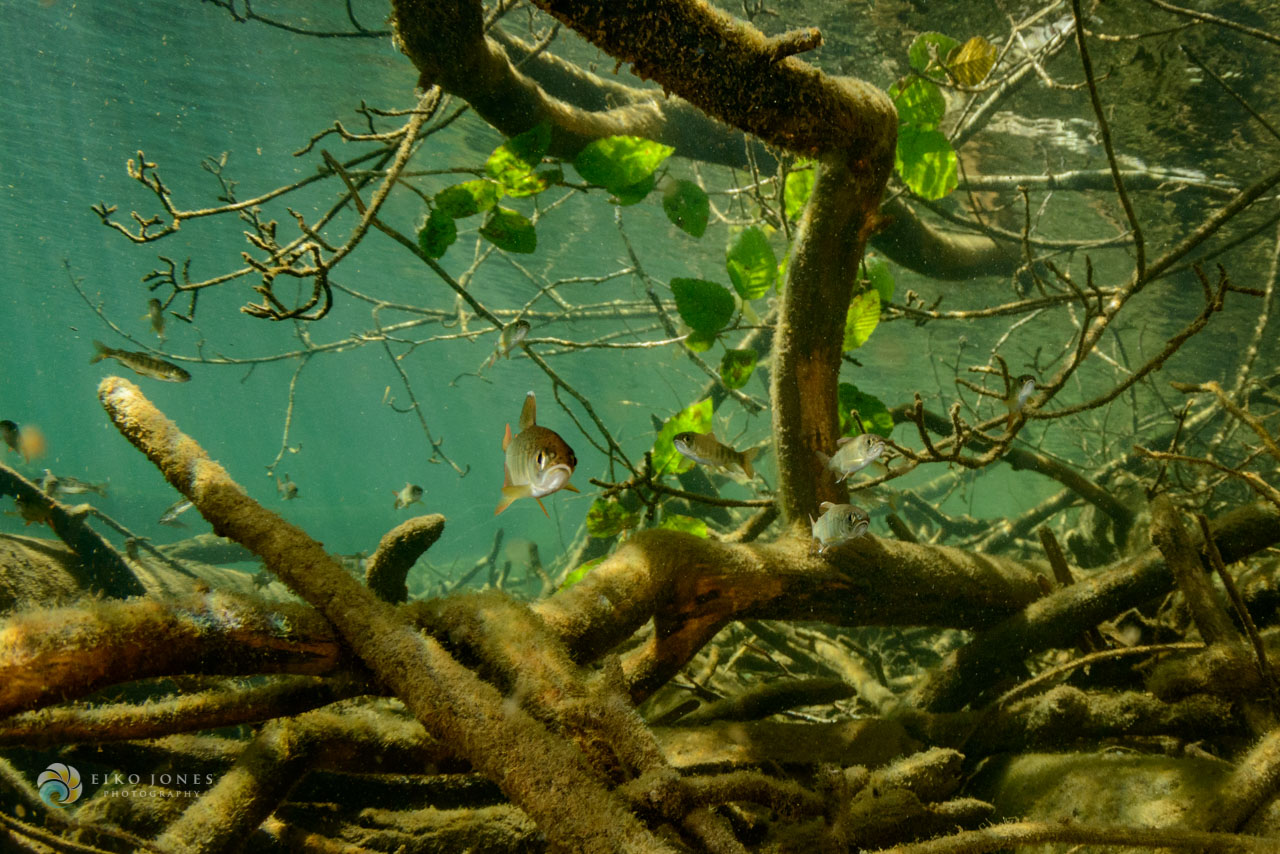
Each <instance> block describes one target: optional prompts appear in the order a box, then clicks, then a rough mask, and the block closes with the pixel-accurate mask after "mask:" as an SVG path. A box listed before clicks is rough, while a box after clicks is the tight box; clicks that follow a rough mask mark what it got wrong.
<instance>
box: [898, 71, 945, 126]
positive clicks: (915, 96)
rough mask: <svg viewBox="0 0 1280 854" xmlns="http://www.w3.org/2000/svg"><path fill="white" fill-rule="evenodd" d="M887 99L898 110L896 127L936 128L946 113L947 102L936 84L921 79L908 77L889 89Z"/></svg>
mask: <svg viewBox="0 0 1280 854" xmlns="http://www.w3.org/2000/svg"><path fill="white" fill-rule="evenodd" d="M889 97H890V98H892V99H893V105H894V106H895V107H897V108H898V125H899V126H900V127H901V126H903V125H910V126H912V127H916V128H921V129H926V128H936V127H937V126H938V122H940V121H942V117H943V115H944V114H946V112H947V102H946V100H945V99H944V98H943V97H942V91H941V90H940V89H939V88H938V84H937V83H934V82H933V81H932V80H926V79H925V78H923V77H909V78H905V79H903V80H899V81H898V82H897V83H894V84H893V85H892V86H890V87H889Z"/></svg>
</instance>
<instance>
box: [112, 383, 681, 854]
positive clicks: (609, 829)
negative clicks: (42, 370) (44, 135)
mask: <svg viewBox="0 0 1280 854" xmlns="http://www.w3.org/2000/svg"><path fill="white" fill-rule="evenodd" d="M98 396H99V399H100V400H101V401H102V404H103V406H104V408H106V410H107V413H108V415H109V416H110V417H111V420H112V422H113V423H114V424H115V425H116V427H117V429H119V430H120V432H121V433H122V434H123V435H124V436H125V437H126V438H128V439H129V441H130V442H132V443H133V444H134V445H135V446H136V447H137V448H138V449H139V450H141V451H142V452H143V453H144V454H146V456H147V458H148V459H150V460H151V461H152V462H153V463H154V464H155V465H156V467H157V468H159V469H160V471H161V472H162V473H163V474H164V476H165V478H166V479H167V480H168V481H169V483H170V484H171V485H172V486H173V487H174V488H175V489H177V490H178V491H179V492H181V493H182V494H183V495H185V496H187V498H189V499H190V500H191V501H192V503H193V504H195V506H196V508H197V509H198V510H199V511H200V513H201V515H203V516H204V517H205V519H207V520H208V521H209V522H210V524H211V525H212V526H213V529H214V532H215V533H217V534H219V535H222V536H227V537H230V538H231V539H234V540H235V541H237V542H239V543H240V544H242V545H244V546H245V547H246V548H248V549H250V550H251V551H253V552H254V553H255V554H257V555H259V556H260V557H261V558H262V559H263V561H264V562H265V563H266V565H267V567H268V568H269V569H270V570H272V571H273V572H274V573H275V574H276V576H277V577H279V578H280V580H281V581H283V582H285V583H286V584H288V585H289V587H290V588H291V589H293V590H294V591H295V592H297V593H298V594H299V595H301V596H302V597H303V598H304V599H306V600H307V601H308V602H310V603H311V604H312V605H313V606H314V607H315V608H317V609H318V610H319V611H320V612H321V613H322V614H323V615H324V616H325V617H326V618H328V619H329V621H330V622H332V623H333V624H334V626H335V627H336V628H337V629H338V631H339V632H340V633H341V634H342V636H343V637H344V639H345V640H346V642H347V643H348V644H349V645H350V646H351V648H352V649H353V650H355V652H356V654H357V655H359V656H360V658H361V659H363V660H364V662H365V663H366V665H368V667H369V668H370V669H371V670H372V671H373V672H374V673H375V674H377V676H378V677H379V678H380V679H382V680H383V682H384V683H385V684H386V685H387V686H389V687H390V688H391V689H392V690H393V691H394V692H395V693H396V695H397V696H398V697H400V699H401V700H402V701H403V702H404V703H405V705H406V706H407V707H408V708H409V709H410V711H412V712H413V714H414V716H415V717H417V718H418V719H419V720H420V721H421V722H422V724H423V725H424V726H425V727H426V728H427V731H428V732H430V733H431V734H433V735H435V736H437V737H438V738H440V739H441V740H443V741H446V742H448V743H451V744H453V745H454V746H455V747H456V749H457V751H458V753H459V754H460V755H461V756H463V757H465V758H466V759H467V760H469V761H470V762H471V763H472V765H473V766H474V767H475V768H476V769H477V770H478V771H480V772H481V773H483V774H484V775H485V776H487V777H489V778H490V779H492V780H494V781H495V782H497V783H498V785H499V786H500V787H501V788H502V790H503V792H504V793H505V794H506V795H507V796H508V797H509V798H511V800H512V801H513V802H514V803H515V804H517V805H518V806H520V807H521V808H522V809H524V810H525V811H526V812H527V813H528V814H529V815H530V817H531V818H533V820H534V821H535V822H536V823H537V824H538V826H539V827H540V828H542V830H543V831H544V832H545V833H546V834H547V837H548V839H549V840H551V842H552V844H553V845H557V846H559V847H562V848H565V849H566V850H580V851H601V852H615V851H616V852H641V851H643V852H658V851H665V850H670V849H669V847H668V846H666V845H664V844H662V843H660V842H659V841H658V840H657V839H656V838H654V837H653V835H652V834H651V833H649V832H648V831H647V830H646V829H645V828H644V826H643V825H642V824H640V822H639V821H638V820H637V819H636V818H635V816H634V815H632V813H631V812H630V810H629V809H628V808H627V807H626V805H625V804H624V803H623V802H622V801H621V799H619V798H618V797H617V796H616V795H614V794H613V793H611V792H610V791H609V790H607V789H606V788H605V787H604V786H603V785H602V784H601V781H600V780H599V779H598V778H597V777H596V776H595V775H593V774H592V773H591V772H590V771H589V770H588V769H587V767H586V766H585V763H584V762H583V758H582V755H581V753H579V752H578V751H577V750H575V749H574V748H573V747H572V746H570V745H569V744H567V743H566V742H564V741H562V740H560V739H558V738H556V737H554V736H553V735H552V734H551V733H550V732H548V731H547V730H546V729H545V728H544V727H543V726H542V725H541V724H540V723H538V722H537V721H536V720H534V719H533V718H531V717H530V716H529V715H528V714H526V713H525V712H523V711H522V710H520V709H519V707H517V706H513V705H512V704H509V703H505V702H504V700H503V697H502V695H501V694H500V693H499V692H498V691H497V689H495V688H494V687H493V686H492V685H490V684H488V683H486V682H483V681H481V680H480V679H478V678H477V677H476V676H475V674H473V673H472V672H471V671H469V670H467V669H466V668H464V667H463V666H462V665H460V664H459V663H458V662H457V661H455V660H454V659H453V657H452V656H451V655H450V654H449V653H448V652H447V651H446V650H445V649H444V648H443V647H442V646H441V645H440V644H439V643H438V642H437V641H435V640H434V639H433V638H430V637H427V636H424V635H423V634H422V633H421V632H419V631H418V630H417V629H415V628H414V627H413V626H411V625H410V624H409V623H407V622H405V621H404V620H403V619H402V618H400V617H399V616H398V615H397V614H396V613H395V612H394V610H393V609H392V608H391V606H390V605H388V604H386V603H384V602H382V601H381V600H379V599H378V598H377V597H376V596H375V595H374V594H373V593H372V592H371V591H369V590H368V589H367V588H365V587H364V586H362V585H361V584H360V583H359V582H357V581H356V580H355V579H354V578H352V577H351V576H350V575H348V574H347V572H346V571H345V570H344V569H343V568H342V567H341V566H339V565H338V564H337V563H336V562H335V561H334V560H333V559H332V558H331V557H329V555H328V554H326V553H325V551H324V549H323V548H322V547H321V545H320V544H319V543H317V542H316V541H315V540H313V539H311V538H310V537H308V536H307V535H306V534H305V533H304V532H302V531H301V530H299V529H298V528H295V527H294V526H292V525H290V524H289V523H288V522H286V521H284V520H283V519H281V518H280V517H279V516H277V515H276V514H274V513H271V512H270V511H268V510H265V509H264V508H262V507H261V506H260V505H258V504H257V503H256V502H255V501H253V499H251V498H249V496H248V495H247V494H246V493H245V492H244V490H243V489H242V488H240V486H239V485H237V484H236V483H235V482H234V481H233V480H232V479H231V478H230V477H229V476H228V474H227V472H226V470H225V469H223V468H222V466H220V465H218V464H217V463H215V462H214V461H213V460H211V459H210V458H209V456H208V455H207V454H206V453H205V452H204V451H203V449H201V448H200V446H199V445H198V444H197V443H196V442H195V441H194V440H193V439H191V438H190V437H188V436H186V435H184V434H183V433H182V432H181V431H180V430H179V429H178V427H177V425H175V424H174V423H173V422H171V421H169V420H168V419H167V418H165V417H164V415H163V414H161V413H160V412H159V411H158V410H157V409H156V408H155V407H154V406H153V405H152V404H151V403H150V401H148V400H147V399H146V398H145V397H143V395H142V393H141V392H140V391H139V390H138V388H137V386H135V385H134V384H133V383H130V382H128V381H127V380H123V379H120V378H119V377H108V378H107V379H105V380H103V381H102V383H101V385H100V386H99V388H98ZM565 792H573V793H574V796H573V800H572V807H571V808H567V807H566V800H565V798H564V796H563V793H565Z"/></svg>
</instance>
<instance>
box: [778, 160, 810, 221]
mask: <svg viewBox="0 0 1280 854" xmlns="http://www.w3.org/2000/svg"><path fill="white" fill-rule="evenodd" d="M812 194H813V167H812V166H810V167H809V168H808V169H800V170H797V171H795V172H788V173H787V181H786V183H785V184H784V185H783V187H782V207H783V210H785V211H786V214H787V219H799V218H800V214H802V213H804V206H805V205H807V204H809V196H810V195H812Z"/></svg>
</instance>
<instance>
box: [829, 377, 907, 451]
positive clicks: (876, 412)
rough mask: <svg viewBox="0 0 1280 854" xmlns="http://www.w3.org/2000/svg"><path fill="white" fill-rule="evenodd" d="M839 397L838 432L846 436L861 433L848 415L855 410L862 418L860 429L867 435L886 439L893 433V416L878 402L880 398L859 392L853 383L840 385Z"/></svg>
mask: <svg viewBox="0 0 1280 854" xmlns="http://www.w3.org/2000/svg"><path fill="white" fill-rule="evenodd" d="M837 394H838V395H839V397H840V431H841V432H842V433H844V435H846V436H857V435H858V434H859V433H861V432H862V429H861V428H860V427H859V426H858V423H857V422H856V421H854V420H853V418H852V417H851V416H850V415H849V412H850V410H854V409H856V410H857V411H858V415H859V416H861V418H862V427H865V428H866V430H867V432H868V433H876V434H878V435H880V436H884V437H886V438H888V436H889V434H890V433H892V432H893V416H892V415H890V414H889V408H888V407H887V406H885V405H884V404H883V403H881V402H880V398H878V397H874V396H872V395H869V394H867V393H866V392H863V391H859V390H858V387H857V386H856V385H854V384H853V383H840V385H839V387H838V388H837Z"/></svg>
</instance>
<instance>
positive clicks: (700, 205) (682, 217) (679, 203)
mask: <svg viewBox="0 0 1280 854" xmlns="http://www.w3.org/2000/svg"><path fill="white" fill-rule="evenodd" d="M662 210H663V211H665V212H666V214H667V219H669V220H671V222H672V223H673V224H674V225H675V226H676V228H678V229H680V230H681V231H683V232H685V233H686V234H688V235H690V236H692V237H701V236H702V235H703V234H704V233H705V232H706V230H707V220H708V219H709V218H710V217H711V202H710V201H709V200H708V199H707V194H706V193H705V192H703V190H702V188H701V187H699V186H698V185H697V184H695V183H693V182H692V181H686V180H684V179H681V180H679V181H674V182H672V183H670V184H668V185H667V186H666V187H665V188H664V189H663V191H662Z"/></svg>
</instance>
